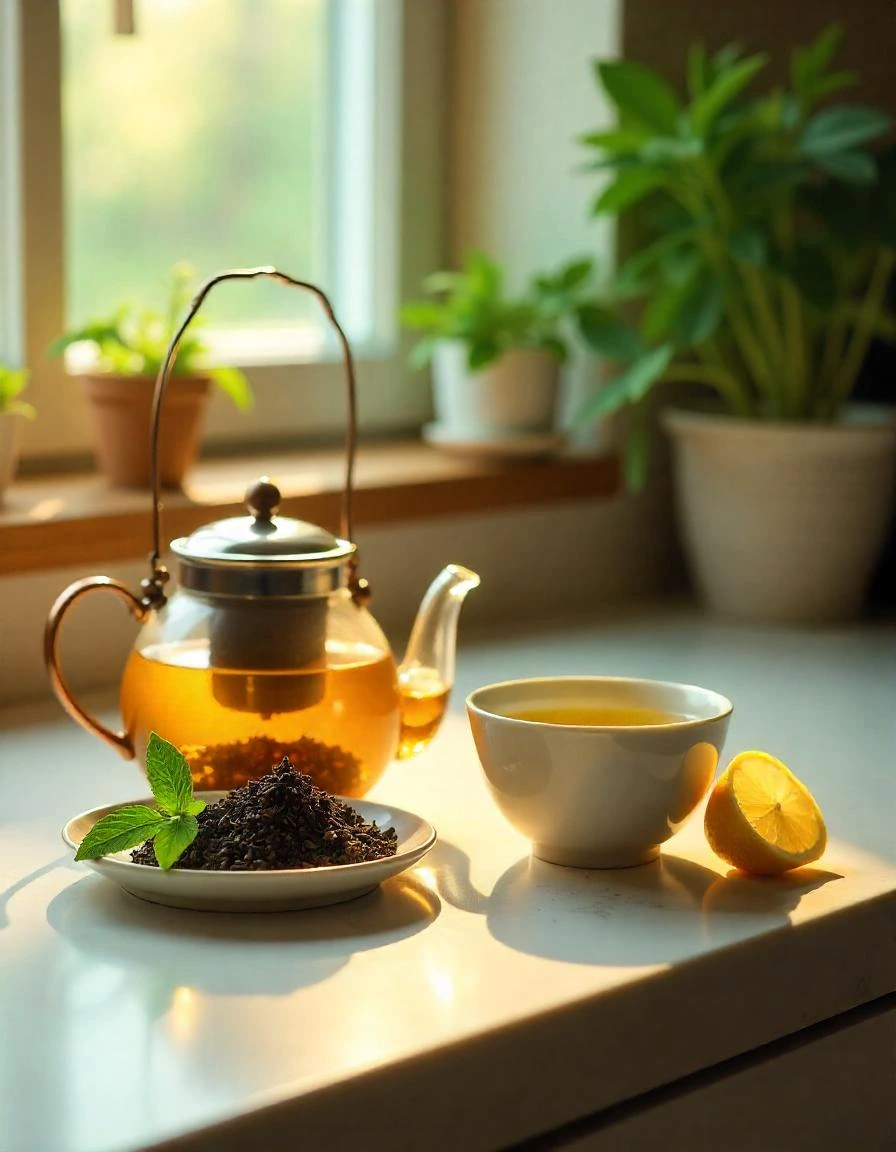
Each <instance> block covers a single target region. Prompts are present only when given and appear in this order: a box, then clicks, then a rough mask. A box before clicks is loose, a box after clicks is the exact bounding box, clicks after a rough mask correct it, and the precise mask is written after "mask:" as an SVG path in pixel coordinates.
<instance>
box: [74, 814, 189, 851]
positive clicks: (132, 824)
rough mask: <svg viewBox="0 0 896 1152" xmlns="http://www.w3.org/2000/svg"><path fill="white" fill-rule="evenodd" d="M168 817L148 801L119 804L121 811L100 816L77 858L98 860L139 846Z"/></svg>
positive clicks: (152, 834) (84, 840) (81, 844)
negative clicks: (124, 805) (100, 818)
mask: <svg viewBox="0 0 896 1152" xmlns="http://www.w3.org/2000/svg"><path fill="white" fill-rule="evenodd" d="M165 819H166V818H165V817H164V816H163V815H162V813H161V812H157V811H156V809H155V808H148V807H147V806H146V805H145V804H130V805H128V807H126V808H119V809H118V811H117V812H110V813H109V815H108V816H104V817H103V818H102V820H97V822H96V824H94V826H93V827H92V828H91V829H90V831H89V832H88V833H87V835H86V836H85V837H84V839H83V840H82V841H81V843H80V844H79V845H78V851H77V852H76V853H75V859H76V860H96V858H97V857H98V856H108V855H109V853H111V852H123V851H124V850H125V848H136V846H137V845H138V844H142V843H143V842H144V840H150V839H152V837H153V836H154V835H155V834H156V832H157V831H158V830H159V828H160V827H161V826H162V825H163V824H164V823H165ZM194 823H195V821H194Z"/></svg>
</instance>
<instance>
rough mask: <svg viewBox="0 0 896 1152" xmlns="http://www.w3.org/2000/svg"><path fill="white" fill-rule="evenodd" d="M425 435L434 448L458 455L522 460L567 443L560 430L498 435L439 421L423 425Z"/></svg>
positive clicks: (554, 450)
mask: <svg viewBox="0 0 896 1152" xmlns="http://www.w3.org/2000/svg"><path fill="white" fill-rule="evenodd" d="M423 439H424V440H425V441H426V443H427V444H431V445H432V447H433V448H439V449H441V450H442V451H444V452H452V453H454V454H455V455H457V456H478V457H481V458H492V459H495V458H499V459H512V458H516V459H523V460H525V459H529V460H531V459H534V458H536V457H539V456H547V455H550V454H551V453H553V452H559V451H560V449H561V448H562V447H563V445H564V443H565V437H564V436H563V434H562V433H560V432H520V433H518V434H514V435H505V436H497V435H495V434H494V433H488V432H486V433H481V434H477V433H461V432H457V431H455V430H454V429H452V428H446V427H444V426H443V425H441V424H439V423H437V422H433V423H431V424H426V425H424V427H423Z"/></svg>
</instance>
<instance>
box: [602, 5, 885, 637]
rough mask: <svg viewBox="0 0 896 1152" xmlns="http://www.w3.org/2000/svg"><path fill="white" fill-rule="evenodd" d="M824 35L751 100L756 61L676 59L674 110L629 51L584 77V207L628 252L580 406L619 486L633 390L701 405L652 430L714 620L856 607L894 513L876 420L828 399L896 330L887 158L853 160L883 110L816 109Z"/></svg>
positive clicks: (831, 40) (880, 124) (839, 79)
mask: <svg viewBox="0 0 896 1152" xmlns="http://www.w3.org/2000/svg"><path fill="white" fill-rule="evenodd" d="M840 35H841V34H840V29H839V28H837V27H834V26H832V27H829V28H826V29H825V30H824V31H823V32H822V33H821V34H820V35H819V36H818V37H817V39H815V41H814V42H813V43H811V44H810V45H809V46H808V47H804V48H797V49H796V50H795V51H794V52H793V53H792V56H791V58H790V62H789V63H790V79H789V83H788V85H787V86H786V87H785V88H780V89H779V88H774V89H773V90H771V91H770V92H756V91H755V89H756V84H755V81H756V80H757V79H758V77H759V76H760V74H761V72H762V70H763V69H764V68H765V66H766V63H767V58H766V56H765V55H762V54H757V55H743V54H742V53H741V51H740V50H739V49H737V48H735V47H727V48H723V49H722V50H721V51H719V52H717V53H715V55H708V54H707V53H706V51H705V50H704V49H703V48H702V47H701V46H700V45H695V46H694V47H692V49H691V50H690V53H689V58H688V67H687V97H686V98H685V99H682V98H680V96H679V95H678V93H677V92H676V91H674V90H673V88H672V87H671V86H670V85H669V84H668V83H667V82H666V80H665V79H663V77H661V76H659V75H658V74H656V73H655V72H653V71H651V70H649V69H648V68H645V67H643V66H642V65H640V64H637V63H634V62H632V61H625V60H618V61H613V62H601V63H598V64H597V66H596V74H597V78H598V80H599V82H600V84H601V86H602V87H603V90H604V92H605V93H606V95H607V96H608V97H609V98H610V100H611V101H612V102H613V104H614V105H615V106H616V109H617V112H618V123H617V125H616V126H615V127H613V128H612V129H610V130H609V131H605V132H597V133H593V134H591V135H589V136H587V137H585V138H584V143H585V144H586V145H587V146H588V147H589V148H591V149H596V150H597V153H598V159H597V162H596V164H595V167H596V168H599V169H601V170H602V171H604V172H606V173H607V174H609V176H610V180H609V182H608V183H607V184H606V186H605V187H604V188H603V190H602V191H601V192H600V195H599V196H598V198H597V200H596V202H595V204H594V212H595V213H596V214H607V213H609V214H613V215H618V216H625V217H626V218H627V219H626V221H625V223H626V227H627V228H628V229H629V231H628V236H629V237H631V236H632V235H634V236H635V237H637V243H636V244H635V245H634V247H633V250H632V254H631V255H630V257H629V258H628V260H627V261H626V262H625V263H624V264H623V266H622V267H621V268H620V269H619V271H618V274H617V276H616V278H615V283H614V298H613V299H611V300H610V301H609V302H608V306H607V307H594V308H592V309H591V310H590V311H589V312H588V313H587V314H586V315H584V316H583V322H582V331H583V334H584V336H585V339H586V340H587V342H588V343H589V344H590V345H591V347H592V348H593V349H594V350H596V351H598V352H600V353H601V354H603V355H604V356H607V357H609V358H611V359H613V360H615V361H618V362H619V364H620V370H619V372H618V374H617V375H616V376H615V378H614V379H612V380H611V381H610V383H609V384H608V385H607V386H606V387H605V388H604V390H603V391H602V392H601V393H600V394H599V395H598V396H597V397H596V398H595V399H594V400H593V401H592V402H591V403H590V404H589V405H588V408H587V411H586V412H584V413H583V416H584V417H585V418H587V419H594V418H596V417H599V416H603V415H606V414H608V413H611V412H614V411H616V410H617V409H620V408H623V407H629V408H631V409H632V416H633V420H632V434H631V437H630V439H629V441H628V445H627V471H628V475H629V478H630V480H631V482H632V483H633V484H635V485H637V484H639V483H640V482H642V481H643V477H644V472H645V468H646V452H647V444H648V429H647V420H646V418H645V414H646V410H647V407H648V404H649V401H650V396H651V393H652V392H654V390H655V389H656V388H657V387H658V386H660V385H662V384H664V383H667V382H685V383H687V382H692V383H695V384H700V385H704V386H706V388H707V389H709V390H711V392H713V393H714V395H715V400H716V404H715V408H714V409H713V410H711V411H709V412H695V411H668V412H666V413H665V414H664V419H663V422H664V424H665V427H666V428H667V429H668V431H669V432H670V434H671V436H672V439H673V448H674V457H675V478H676V485H677V492H678V498H679V506H680V513H681V519H682V524H683V529H684V542H685V547H686V552H687V554H688V557H689V560H690V563H691V566H692V568H693V571H694V574H695V576H696V580H697V583H698V586H699V587H700V589H701V590H702V592H703V593H704V595H705V597H706V598H707V600H708V601H709V603H710V604H711V605H712V606H714V607H716V608H718V609H721V610H723V611H725V612H726V613H735V614H738V615H748V616H761V617H765V618H775V619H787V620H821V619H831V618H836V617H843V616H847V615H849V614H851V613H853V612H855V611H856V610H857V609H858V607H859V605H860V603H861V601H862V597H863V594H864V591H865V588H866V585H867V582H868V580H869V577H870V574H871V572H872V569H873V566H874V563H875V559H876V557H877V555H878V553H879V550H880V548H881V546H882V543H883V540H884V537H885V533H886V529H887V524H888V521H889V517H890V515H891V511H892V506H893V489H894V467H896V428H894V424H893V421H892V419H883V418H881V414H880V413H873V414H867V413H860V412H858V411H856V410H853V409H851V407H850V406H849V404H848V401H849V399H850V396H851V393H852V390H853V387H854V385H855V382H856V378H857V375H858V372H859V370H860V368H861V366H862V363H863V361H864V359H865V356H866V353H867V351H868V347H869V342H870V341H871V339H872V338H873V337H875V336H880V337H884V338H888V339H891V338H893V336H894V334H896V323H894V318H893V317H892V316H891V314H890V313H889V311H888V308H887V303H886V299H887V289H888V286H889V284H890V280H891V277H892V272H893V267H894V260H896V153H894V152H893V151H892V150H891V151H887V152H885V153H883V154H875V151H873V150H872V148H873V146H874V145H876V144H879V143H880V142H881V139H882V138H883V137H884V136H885V135H886V134H887V133H888V131H889V129H890V126H891V123H890V119H889V117H888V116H886V115H885V114H884V113H883V112H881V111H879V110H877V109H875V108H870V107H866V106H864V105H861V104H852V103H841V102H836V103H831V102H830V100H831V97H832V96H833V95H834V94H835V93H838V92H839V91H840V90H841V89H845V88H847V87H849V86H850V85H853V84H855V83H856V81H857V77H856V76H855V75H854V74H853V73H852V72H845V71H840V70H836V69H834V68H833V67H832V62H833V59H834V56H835V53H836V49H837V46H838V43H839V41H840ZM633 313H634V314H635V315H636V316H637V323H635V322H633V321H632V314H633Z"/></svg>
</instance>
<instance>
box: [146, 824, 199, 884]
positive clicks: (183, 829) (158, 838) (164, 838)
mask: <svg viewBox="0 0 896 1152" xmlns="http://www.w3.org/2000/svg"><path fill="white" fill-rule="evenodd" d="M198 831H199V822H198V821H197V819H196V817H195V816H190V815H189V814H188V813H184V814H183V815H181V816H172V817H171V819H170V820H166V821H165V822H164V823H163V824H162V825H161V826H160V827H159V829H158V831H157V832H156V835H155V839H154V840H153V842H152V846H153V848H155V851H156V860H158V862H159V867H160V868H163V869H164V870H165V871H166V872H167V871H168V869H169V868H170V867H171V866H172V864H174V862H175V860H177V859H178V858H179V857H180V856H181V855H182V854H183V853H184V852H185V851H186V850H187V849H188V848H189V847H190V845H191V844H192V843H193V841H194V840H195V839H196V834H197V832H198Z"/></svg>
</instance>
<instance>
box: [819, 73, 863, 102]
mask: <svg viewBox="0 0 896 1152" xmlns="http://www.w3.org/2000/svg"><path fill="white" fill-rule="evenodd" d="M858 82H859V74H858V72H850V71H847V70H844V71H842V72H832V73H831V74H830V76H825V77H823V78H822V79H821V80H819V81H818V83H817V84H816V86H815V99H816V100H823V99H824V98H825V97H826V96H833V94H834V93H835V92H842V91H843V89H844V88H855V86H856V85H857V84H858Z"/></svg>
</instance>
